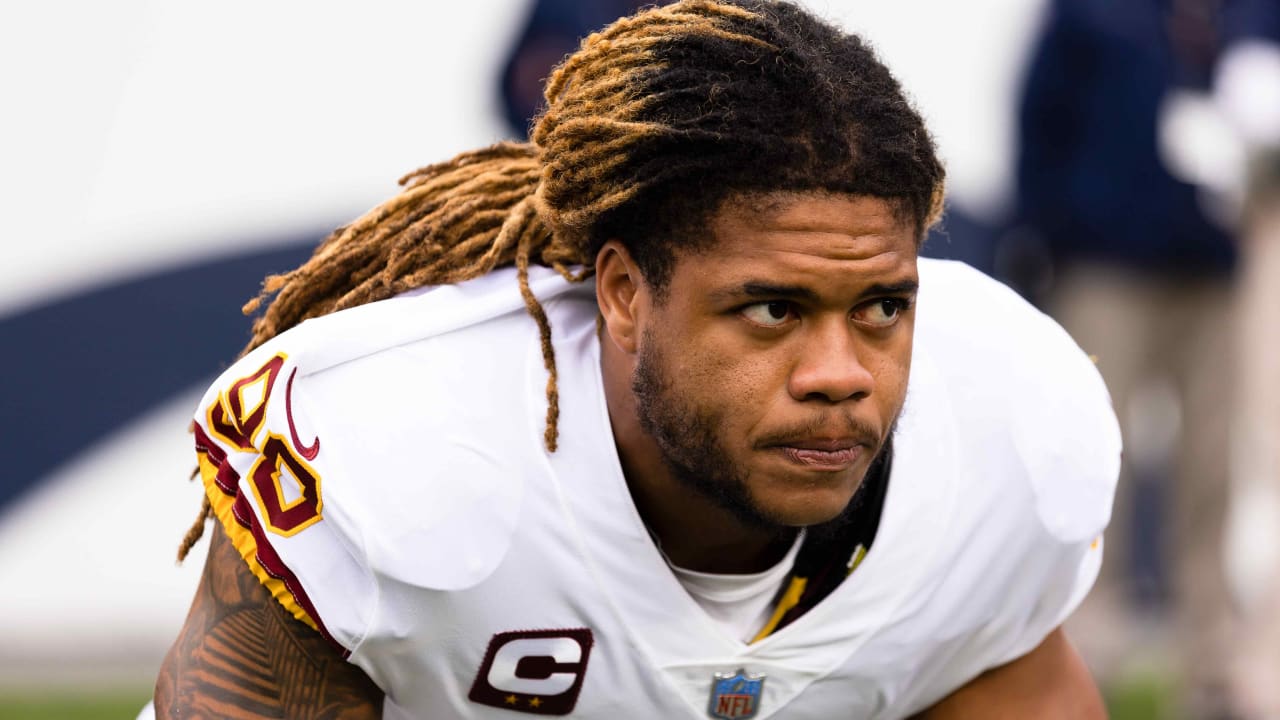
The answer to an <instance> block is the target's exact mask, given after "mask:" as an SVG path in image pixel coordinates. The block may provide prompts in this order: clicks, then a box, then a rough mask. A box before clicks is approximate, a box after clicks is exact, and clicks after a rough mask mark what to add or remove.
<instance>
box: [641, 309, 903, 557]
mask: <svg viewBox="0 0 1280 720" xmlns="http://www.w3.org/2000/svg"><path fill="white" fill-rule="evenodd" d="M666 367H667V365H666V363H665V358H664V355H663V352H662V350H661V349H660V348H659V343H658V342H657V341H656V339H655V338H654V336H653V335H652V333H651V332H646V333H645V337H644V342H643V343H642V344H641V348H640V352H639V355H638V357H637V358H636V369H635V372H634V374H633V375H632V378H631V390H632V393H633V394H634V396H635V400H636V414H637V416H638V419H639V422H640V427H641V429H643V430H644V431H645V432H646V433H648V434H649V436H650V437H651V438H653V440H654V442H655V443H656V444H657V446H658V449H659V450H660V451H661V453H662V461H663V464H664V465H665V466H666V467H667V469H668V471H669V472H670V473H671V475H672V476H673V477H674V478H675V480H676V482H678V483H680V484H681V485H683V486H685V487H686V488H688V489H690V490H692V491H694V492H695V493H697V494H699V495H701V496H702V497H704V498H707V499H708V500H711V501H712V502H713V503H715V505H716V506H717V507H719V508H721V509H723V510H725V511H727V512H729V513H730V514H731V515H732V516H733V517H734V518H735V519H737V520H738V521H739V522H740V523H742V524H743V525H744V526H746V527H750V528H756V529H759V530H766V531H769V532H772V533H775V534H778V535H780V536H781V535H785V534H787V533H789V531H790V530H792V529H793V528H792V527H791V526H790V525H788V524H786V523H784V522H782V521H780V520H778V519H777V518H773V517H770V516H769V515H768V514H767V513H766V512H765V511H763V510H762V509H761V508H760V507H759V505H758V504H757V503H755V502H754V501H753V500H752V498H751V492H750V490H749V484H748V482H747V479H748V475H749V471H748V469H747V468H744V467H742V465H741V464H740V463H737V462H735V461H734V459H733V457H732V455H730V454H729V452H728V450H726V449H725V446H724V443H723V442H722V441H721V439H720V437H719V435H718V432H717V431H718V430H719V429H720V428H721V427H723V425H724V423H723V418H724V412H723V411H721V410H717V409H714V408H706V407H703V408H700V407H698V406H696V405H695V404H694V403H691V402H689V401H687V400H686V399H685V397H684V395H683V394H682V393H681V392H680V391H679V390H678V389H677V388H675V387H674V384H673V383H672V381H671V377H670V375H669V374H668V373H667V372H666ZM849 422H850V425H851V430H852V429H854V427H855V425H856V424H854V423H853V421H852V420H850V421H849ZM893 425H895V426H896V421H895V422H894V424H893ZM892 427H893V426H891V429H890V432H889V435H890V436H892V434H893V430H892ZM807 431H808V428H794V429H792V430H789V431H784V432H781V433H777V434H776V435H777V437H776V438H774V439H780V438H782V437H786V436H789V435H796V436H801V435H803V434H805V433H806V432H807ZM856 433H857V434H858V435H859V436H861V437H864V438H868V439H870V438H871V437H872V436H874V435H875V433H874V431H873V430H871V429H869V428H866V427H864V426H861V425H856ZM889 445H890V443H889V442H888V441H887V440H886V441H885V442H884V443H883V444H882V446H881V447H880V448H879V450H878V451H877V455H876V457H875V458H874V459H873V460H872V462H871V463H870V464H869V468H877V467H879V466H880V465H881V461H882V460H883V459H885V456H886V455H887V453H888V448H889ZM864 478H865V476H864ZM863 484H865V483H863ZM861 490H862V487H861V484H860V485H859V489H858V491H857V492H855V493H854V495H853V497H852V498H851V499H850V502H849V504H848V505H847V506H846V507H845V509H844V510H843V511H842V512H840V513H839V514H838V515H837V516H836V517H835V518H833V519H832V520H830V521H827V522H825V523H822V524H821V525H819V526H814V527H813V529H814V530H817V531H820V532H822V533H823V534H824V535H825V534H827V533H838V532H839V531H840V529H841V527H843V526H844V525H846V524H847V522H848V520H849V519H850V518H851V517H852V516H853V515H854V513H853V511H854V510H856V508H857V506H858V504H859V501H860V499H861V496H862V495H864V493H863V492H861Z"/></svg>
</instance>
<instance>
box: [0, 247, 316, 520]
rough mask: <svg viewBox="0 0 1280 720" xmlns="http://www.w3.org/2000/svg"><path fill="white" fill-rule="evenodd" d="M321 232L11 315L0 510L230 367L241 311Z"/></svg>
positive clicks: (241, 328) (4, 334)
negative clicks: (112, 434)
mask: <svg viewBox="0 0 1280 720" xmlns="http://www.w3.org/2000/svg"><path fill="white" fill-rule="evenodd" d="M319 237H320V236H318V235H317V236H308V237H299V238H297V239H296V240H295V241H294V242H291V243H288V244H287V245H285V246H284V247H285V249H277V250H272V251H270V252H262V253H256V254H253V255H248V256H241V257H236V258H231V259H225V260H219V261H215V262H210V263H207V264H202V265H194V266H189V267H183V268H179V269H176V270H173V271H169V272H165V273H161V274H156V275H152V276H149V277H144V278H141V279H136V280H132V281H129V282H123V283H120V284H117V285H114V286H110V287H106V288H101V289H96V290H94V291H91V292H88V293H86V294H83V295H79V296H75V297H71V298H67V299H64V300H60V301H57V302H54V303H51V304H48V305H44V306H40V307H37V308H34V309H32V310H30V311H27V312H23V313H21V314H18V315H15V316H12V317H8V318H4V319H3V320H0V348H3V350H4V352H3V355H0V375H3V377H4V381H3V383H2V384H0V388H2V391H0V392H2V393H3V394H2V395H0V407H2V408H3V412H0V452H3V461H2V462H3V465H2V466H0V508H2V507H3V506H4V505H5V504H7V503H8V502H10V501H12V500H13V499H14V498H16V497H18V496H19V495H20V494H22V493H23V492H24V491H25V490H27V489H28V488H29V487H31V486H32V485H33V484H34V483H36V482H38V481H39V480H40V479H41V478H42V477H44V476H45V475H47V474H48V473H49V471H51V470H52V469H53V468H55V467H56V466H57V465H59V464H61V463H62V462H63V461H65V460H68V459H70V458H72V457H74V456H75V455H76V454H77V453H79V452H81V451H82V450H84V449H85V448H86V447H87V446H88V445H90V444H91V443H93V442H94V441H96V440H98V439H99V438H101V437H102V436H103V435H105V434H107V433H110V432H112V431H114V430H117V429H120V428H122V427H124V426H125V425H127V424H129V423H130V422H131V421H132V420H134V419H135V418H136V417H137V416H138V415H139V414H141V413H143V412H146V411H147V410H149V409H151V408H153V407H154V406H156V405H157V404H159V403H161V402H163V401H164V400H165V399H166V398H168V397H170V396H171V395H173V394H174V393H177V392H180V391H182V390H185V389H187V388H190V387H191V386H192V385H193V384H195V383H197V382H199V381H200V380H202V379H203V380H211V379H212V377H213V376H214V375H215V374H216V373H217V372H218V371H219V370H221V369H222V368H224V367H226V366H227V365H229V364H230V363H231V361H233V360H234V359H235V356H236V354H237V353H239V352H240V349H241V348H242V347H243V346H244V344H245V342H247V340H248V337H249V318H246V317H245V316H243V315H242V314H241V313H240V307H241V306H242V305H243V304H244V302H245V301H246V300H248V299H249V298H250V297H252V296H253V295H254V294H255V293H256V292H257V291H258V288H259V286H260V283H261V282H262V278H263V277H264V276H266V275H267V274H268V273H270V272H278V271H281V270H287V269H289V268H293V267H296V266H297V265H298V264H299V263H301V262H302V261H303V260H305V259H306V258H307V256H308V255H309V254H310V251H311V248H312V247H314V246H315V244H316V242H317V241H318V239H319ZM272 246H273V247H276V248H279V247H281V244H280V243H273V244H272ZM193 457H194V456H193ZM181 480H182V478H176V477H175V478H156V482H166V481H173V482H179V481H181Z"/></svg>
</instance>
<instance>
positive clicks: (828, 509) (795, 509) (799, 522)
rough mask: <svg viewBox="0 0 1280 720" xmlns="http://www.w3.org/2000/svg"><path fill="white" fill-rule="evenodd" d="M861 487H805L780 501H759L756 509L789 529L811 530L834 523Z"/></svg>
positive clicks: (856, 485) (762, 499)
mask: <svg viewBox="0 0 1280 720" xmlns="http://www.w3.org/2000/svg"><path fill="white" fill-rule="evenodd" d="M857 489H858V484H854V485H853V487H852V488H849V489H848V490H845V489H843V488H841V489H836V488H812V487H810V488H806V489H795V488H792V489H791V490H789V491H783V492H784V496H783V497H778V498H768V497H765V498H760V499H759V500H758V501H757V502H756V503H755V506H756V509H757V510H758V511H759V513H760V515H761V516H763V517H766V518H769V519H770V520H772V521H773V522H774V523H776V524H778V525H781V526H786V527H809V526H811V525H821V524H823V523H827V522H830V521H832V520H835V519H836V518H837V517H839V516H840V514H841V513H843V512H844V510H845V508H847V507H848V506H849V503H850V502H851V501H852V500H853V495H854V492H855V491H856V490H857Z"/></svg>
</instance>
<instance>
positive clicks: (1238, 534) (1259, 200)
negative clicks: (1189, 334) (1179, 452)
mask: <svg viewBox="0 0 1280 720" xmlns="http://www.w3.org/2000/svg"><path fill="white" fill-rule="evenodd" d="M1226 31H1227V32H1226V37H1227V44H1226V48H1225V51H1224V54H1223V57H1222V60H1221V62H1220V63H1219V67H1218V72H1217V74H1216V77H1215V82H1214V96H1215V100H1216V105H1217V107H1218V108H1219V109H1220V111H1221V113H1222V115H1223V116H1224V117H1225V118H1226V120H1227V121H1228V123H1229V124H1230V126H1231V127H1232V129H1233V130H1234V131H1235V135H1236V136H1237V138H1238V139H1239V141H1240V144H1241V146H1242V149H1243V151H1244V152H1243V156H1244V159H1245V161H1246V169H1245V172H1244V173H1242V176H1243V180H1244V183H1243V191H1244V192H1243V198H1244V203H1243V212H1242V214H1241V218H1242V223H1241V233H1240V236H1241V242H1240V245H1241V260H1242V263H1241V271H1240V277H1239V307H1240V311H1239V318H1240V332H1239V335H1238V351H1239V357H1240V362H1239V369H1238V373H1239V374H1238V382H1239V392H1238V393H1237V400H1236V418H1235V419H1236V423H1235V424H1234V425H1233V443H1232V455H1231V457H1232V481H1233V484H1234V489H1235V493H1234V498H1233V505H1234V507H1233V512H1232V513H1231V515H1230V517H1231V527H1230V532H1229V533H1228V538H1229V539H1230V540H1232V542H1231V543H1230V550H1233V551H1234V552H1232V553H1231V556H1230V559H1231V560H1232V562H1230V563H1228V565H1229V567H1230V568H1231V569H1232V570H1234V572H1233V573H1232V574H1233V575H1234V576H1235V577H1234V579H1235V583H1234V585H1235V587H1236V589H1237V594H1238V596H1239V597H1240V600H1241V606H1242V610H1243V628H1242V630H1243V631H1242V632H1241V634H1240V643H1239V647H1238V649H1237V653H1236V656H1235V661H1234V672H1233V674H1234V677H1235V688H1234V689H1235V694H1236V696H1237V697H1238V698H1239V702H1240V705H1241V707H1242V710H1243V711H1244V714H1245V715H1246V716H1247V717H1249V718H1258V719H1263V718H1280V683H1278V682H1277V673H1278V672H1280V2H1278V1H1277V0H1250V1H1248V2H1236V3H1235V4H1234V5H1232V6H1229V12H1228V13H1227V23H1226Z"/></svg>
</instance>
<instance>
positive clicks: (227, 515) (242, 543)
mask: <svg viewBox="0 0 1280 720" xmlns="http://www.w3.org/2000/svg"><path fill="white" fill-rule="evenodd" d="M198 458H199V461H200V478H201V480H203V481H204V491H205V494H206V495H208V496H209V502H210V504H212V505H213V512H214V515H216V516H217V518H218V521H219V522H221V523H222V529H223V530H225V531H226V533H227V537H229V538H230V539H231V543H232V544H233V545H235V547H236V550H237V551H239V553H240V557H242V558H244V561H245V562H246V563H248V565H249V569H250V570H252V571H253V574H254V576H255V577H257V578H258V582H260V583H262V584H263V585H264V586H266V588H267V589H268V590H270V591H271V595H272V596H273V597H274V598H275V599H276V601H277V602H279V603H280V604H281V605H282V606H283V607H284V609H285V610H288V611H289V613H290V614H292V615H293V616H294V617H295V618H297V619H299V620H301V621H302V622H304V623H306V624H307V625H308V626H309V627H311V629H313V630H316V631H317V632H318V631H319V630H320V628H319V626H318V625H317V624H316V621H315V620H314V619H313V618H312V617H311V615H310V614H308V613H307V611H306V610H305V609H303V607H302V606H301V605H299V604H298V600H297V598H295V597H294V596H293V593H292V592H290V591H289V588H288V586H286V585H285V583H284V581H283V580H281V579H280V578H277V577H275V576H273V575H272V574H271V573H269V572H267V569H266V568H265V567H263V566H262V562H261V561H259V560H258V541H257V540H256V539H255V538H254V537H253V531H252V530H250V529H249V528H247V527H245V526H243V525H241V524H240V521H239V520H237V519H236V517H235V513H234V511H233V509H232V508H233V506H234V505H235V498H234V497H231V496H230V495H227V494H226V493H225V492H223V491H222V489H221V488H219V487H218V485H217V483H216V482H214V478H215V477H216V476H217V474H218V467H217V466H216V465H214V464H213V462H212V461H210V460H209V456H208V454H207V453H203V452H201V453H198Z"/></svg>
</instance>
